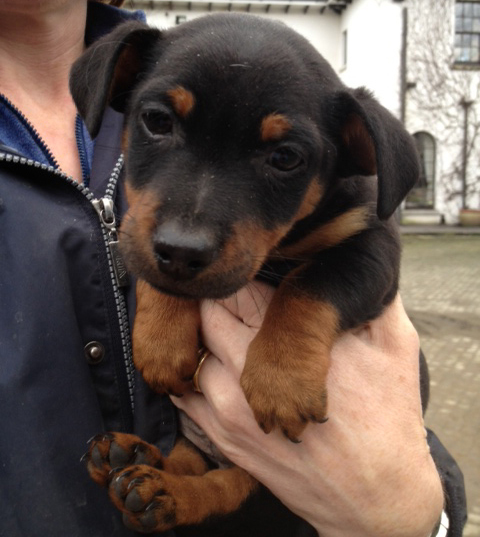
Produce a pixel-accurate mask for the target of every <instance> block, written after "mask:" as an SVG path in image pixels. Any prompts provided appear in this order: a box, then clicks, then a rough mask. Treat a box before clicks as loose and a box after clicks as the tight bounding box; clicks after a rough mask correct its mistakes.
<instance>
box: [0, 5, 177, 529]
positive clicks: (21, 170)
mask: <svg viewBox="0 0 480 537" xmlns="http://www.w3.org/2000/svg"><path fill="white" fill-rule="evenodd" d="M127 17H128V18H131V17H134V18H139V17H140V15H139V14H138V13H136V14H133V15H132V14H129V15H127V12H123V11H120V10H116V9H114V8H111V7H109V6H105V5H100V4H98V5H97V4H91V5H90V6H89V25H88V27H89V34H88V36H87V39H90V40H93V39H95V38H96V37H98V36H99V35H101V33H102V32H105V31H107V30H109V29H111V27H112V24H115V23H118V22H121V21H123V20H124V19H125V18H127ZM121 127H122V116H120V115H119V114H116V113H115V112H113V111H110V112H109V113H108V114H107V115H106V118H105V121H104V123H103V127H102V130H101V132H100V134H99V136H98V138H97V140H96V142H95V146H96V150H95V156H94V157H93V158H92V150H93V144H92V142H91V140H90V139H89V137H88V133H87V132H86V130H85V129H84V127H83V123H82V122H81V121H80V120H78V121H77V142H78V146H79V151H80V155H81V159H82V167H83V173H84V180H85V181H86V182H87V183H88V184H89V189H87V188H85V187H83V186H80V185H78V184H77V183H75V182H73V181H71V180H69V179H68V178H67V177H66V176H64V175H62V174H60V173H59V172H58V171H56V169H55V165H56V163H55V161H54V159H53V156H52V155H51V154H50V153H49V151H48V148H46V147H45V145H44V144H43V142H42V141H41V140H40V139H39V136H38V134H37V133H36V132H34V130H33V128H32V127H31V126H30V125H29V124H28V123H27V122H26V120H25V118H23V117H22V116H21V114H20V113H19V111H17V110H15V109H14V108H13V107H12V105H11V104H10V103H9V102H7V101H6V99H5V98H4V97H0V536H2V537H3V536H4V537H37V536H38V537H46V536H49V537H57V536H58V537H67V536H68V537H76V536H79V537H80V536H81V537H87V536H91V537H94V536H98V537H105V536H107V535H118V536H125V537H126V536H132V535H135V533H134V532H132V531H129V530H127V529H126V528H125V527H124V526H123V523H122V520H121V516H120V514H119V513H118V511H116V510H115V509H114V508H112V505H111V504H110V501H109V499H108V496H107V494H106V492H105V490H101V489H100V488H99V487H98V486H97V485H95V484H94V483H93V482H92V481H91V480H90V478H89V477H88V474H87V472H86V468H85V465H84V464H83V463H82V462H80V458H81V457H82V454H83V453H84V452H85V451H86V449H87V440H88V439H89V438H90V437H92V436H93V435H95V434H97V433H100V432H102V431H107V430H117V431H124V432H134V433H136V434H138V435H139V436H141V437H142V438H144V439H146V440H147V441H150V442H153V443H156V444H157V445H158V446H160V447H161V448H162V449H163V451H164V452H165V453H167V452H168V451H169V450H170V449H171V447H172V446H173V443H174V440H175V432H176V423H175V413H174V409H173V407H172V405H171V403H170V401H169V399H168V398H163V397H160V396H157V395H154V394H153V393H152V392H150V391H149V390H148V388H147V387H146V385H145V383H144V382H143V381H142V379H141V378H140V376H139V375H138V374H137V373H135V372H134V369H133V364H132V357H131V344H130V330H129V321H130V320H131V319H129V316H128V311H129V310H128V309H127V302H129V303H130V304H129V305H130V312H131V311H133V310H134V307H133V300H132V299H133V296H132V295H133V292H132V289H131V287H130V288H129V287H127V288H119V287H118V286H117V284H116V281H115V277H114V274H113V273H112V270H111V261H110V253H109V248H108V247H107V245H106V241H107V242H108V235H107V234H106V229H105V228H104V226H103V225H102V223H101V221H100V217H99V214H98V212H97V210H96V209H95V207H94V204H93V203H92V201H93V200H94V199H100V198H103V197H105V196H107V197H110V198H113V199H114V200H115V202H116V211H117V214H118V213H119V212H121V211H122V210H123V207H122V203H121V199H122V186H121V178H120V177H119V175H120V174H119V172H120V167H119V165H118V164H117V161H118V159H119V156H120V136H121ZM12 146H13V147H12ZM25 157H26V158H25ZM116 165H117V168H115V166H116ZM127 299H128V300H127ZM52 319H55V324H52ZM92 348H93V349H94V351H93V352H92Z"/></svg>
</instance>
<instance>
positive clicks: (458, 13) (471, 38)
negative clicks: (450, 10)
mask: <svg viewBox="0 0 480 537" xmlns="http://www.w3.org/2000/svg"><path fill="white" fill-rule="evenodd" d="M455 62H456V63H466V64H472V63H474V64H479V63H480V1H472V0H471V1H470V2H456V4H455Z"/></svg>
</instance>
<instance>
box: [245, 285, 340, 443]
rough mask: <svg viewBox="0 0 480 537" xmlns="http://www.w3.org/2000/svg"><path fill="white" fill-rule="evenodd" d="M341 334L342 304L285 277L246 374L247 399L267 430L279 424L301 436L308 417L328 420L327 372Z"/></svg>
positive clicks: (249, 357) (250, 355)
mask: <svg viewBox="0 0 480 537" xmlns="http://www.w3.org/2000/svg"><path fill="white" fill-rule="evenodd" d="M272 334H274V336H273V337H272ZM337 335H338V315H337V312H336V309H335V308H334V307H333V306H332V305H331V304H329V303H328V302H322V301H319V300H315V299H313V298H310V297H309V296H308V295H307V294H302V293H301V292H299V291H298V290H297V289H296V287H295V286H293V284H292V282H291V281H288V280H285V281H284V282H283V283H282V285H281V286H280V287H279V288H278V290H277V291H276V293H275V295H274V297H273V300H272V302H271V304H270V306H269V308H268V310H267V313H266V316H265V319H264V321H263V325H262V328H261V329H260V331H259V332H258V334H257V336H256V337H255V339H254V340H253V341H252V343H251V344H250V347H249V349H248V352H247V361H246V363H245V368H244V371H243V373H242V377H241V384H242V388H243V390H244V392H245V395H246V398H247V400H248V402H249V404H250V406H251V407H252V410H253V412H254V414H255V418H256V420H257V421H258V423H259V425H260V427H261V428H262V429H263V430H264V431H265V432H267V433H268V432H270V431H271V430H272V429H273V428H275V427H279V428H280V429H281V430H282V431H283V432H284V434H285V435H286V436H287V437H288V438H290V440H292V441H297V440H298V436H299V435H300V433H301V432H302V431H303V429H304V428H305V426H306V424H307V422H308V421H317V422H322V421H324V420H325V418H326V412H327V392H326V377H327V372H328V367H329V362H330V351H331V348H332V345H333V342H334V341H335V338H336V337H337Z"/></svg>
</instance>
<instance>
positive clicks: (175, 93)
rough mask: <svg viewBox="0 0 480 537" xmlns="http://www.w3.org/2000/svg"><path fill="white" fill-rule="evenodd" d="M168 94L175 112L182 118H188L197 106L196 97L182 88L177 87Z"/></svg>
mask: <svg viewBox="0 0 480 537" xmlns="http://www.w3.org/2000/svg"><path fill="white" fill-rule="evenodd" d="M167 93H168V96H169V97H170V99H171V101H172V105H173V108H174V109H175V112H177V114H178V115H179V116H180V117H182V118H186V117H187V116H188V114H190V112H191V111H192V109H193V107H194V106H195V97H194V96H193V93H192V92H191V91H188V90H187V89H185V88H184V87H182V86H177V87H176V88H174V89H172V90H170V91H169V92H167Z"/></svg>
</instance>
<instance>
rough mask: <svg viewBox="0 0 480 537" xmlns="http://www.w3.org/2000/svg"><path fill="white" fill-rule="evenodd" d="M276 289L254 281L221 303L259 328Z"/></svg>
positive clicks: (248, 323)
mask: <svg viewBox="0 0 480 537" xmlns="http://www.w3.org/2000/svg"><path fill="white" fill-rule="evenodd" d="M274 292H275V289H274V288H272V287H270V286H268V285H266V284H264V283H261V282H258V281H252V282H250V283H249V284H248V285H247V286H245V287H243V288H242V289H240V290H239V291H237V292H236V293H235V294H234V295H232V296H231V297H229V298H226V299H224V300H221V301H220V303H221V304H222V305H223V306H224V307H225V308H226V309H227V310H228V311H230V312H231V313H232V314H233V315H235V316H236V317H238V318H239V319H241V320H242V321H243V323H245V324H246V325H247V326H250V327H252V328H257V329H259V328H260V326H261V324H262V320H263V318H264V316H265V312H266V311H267V308H268V304H269V303H270V300H271V298H272V296H273V293H274Z"/></svg>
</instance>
